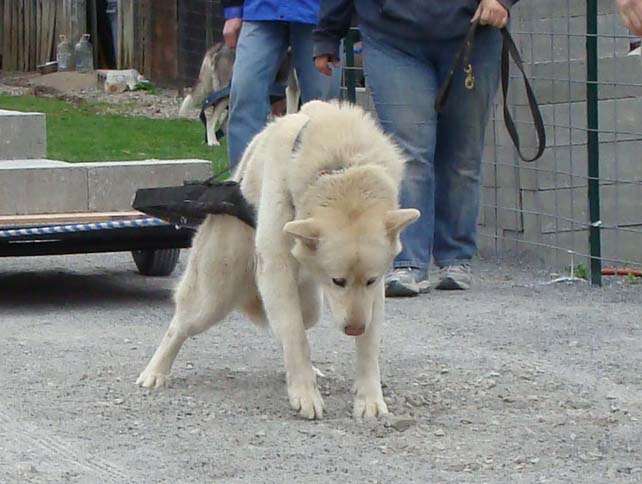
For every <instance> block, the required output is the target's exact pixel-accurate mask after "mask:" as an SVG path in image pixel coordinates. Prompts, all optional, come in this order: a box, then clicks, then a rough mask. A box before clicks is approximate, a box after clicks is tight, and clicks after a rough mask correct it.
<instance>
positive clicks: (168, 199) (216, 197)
mask: <svg viewBox="0 0 642 484" xmlns="http://www.w3.org/2000/svg"><path fill="white" fill-rule="evenodd" d="M132 207H133V208H135V209H136V210H138V211H139V212H143V213H146V214H148V215H151V216H153V217H157V218H159V219H161V220H165V221H167V222H169V223H171V224H173V225H179V226H184V227H196V226H198V225H199V224H200V223H201V222H203V220H205V217H206V216H207V215H208V214H223V215H231V216H233V217H236V218H238V219H239V220H241V221H242V222H244V223H246V224H247V225H249V226H250V227H252V228H255V227H256V217H255V213H254V208H253V207H252V205H250V204H249V203H248V202H247V200H246V199H245V197H244V196H243V194H242V193H241V187H240V186H239V184H238V183H237V182H234V181H224V182H219V181H216V180H213V179H209V180H206V181H204V182H185V184H184V185H181V186H174V187H162V188H140V189H138V190H136V196H135V198H134V203H133V204H132Z"/></svg>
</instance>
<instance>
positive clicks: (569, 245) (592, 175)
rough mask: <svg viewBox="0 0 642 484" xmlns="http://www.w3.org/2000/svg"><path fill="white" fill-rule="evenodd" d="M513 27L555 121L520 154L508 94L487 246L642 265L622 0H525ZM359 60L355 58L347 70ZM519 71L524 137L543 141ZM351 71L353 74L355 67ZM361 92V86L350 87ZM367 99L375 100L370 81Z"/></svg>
mask: <svg viewBox="0 0 642 484" xmlns="http://www.w3.org/2000/svg"><path fill="white" fill-rule="evenodd" d="M510 29H511V32H512V33H513V37H514V38H515V40H516V42H517V44H518V47H519V50H520V52H521V53H522V57H523V58H524V62H525V65H526V71H527V74H528V76H529V79H530V80H531V83H532V85H533V88H534V89H535V92H536V95H537V98H538V101H539V104H540V109H541V111H542V115H543V118H544V122H545V125H546V134H547V145H548V148H547V150H546V151H545V153H544V155H543V157H542V158H541V159H539V160H538V161H536V162H534V163H524V162H521V161H520V160H519V157H518V156H517V152H516V151H515V148H514V147H513V144H512V142H511V140H510V138H509V136H508V133H507V131H506V129H505V127H504V120H503V115H502V110H501V108H500V106H501V101H502V100H501V94H499V95H498V99H497V103H496V107H495V109H494V110H493V113H492V115H491V120H490V122H489V124H488V127H487V131H486V143H485V150H484V158H483V161H482V181H481V207H480V216H479V226H478V243H479V248H480V252H481V253H482V255H486V256H500V257H516V258H518V259H519V260H520V261H529V262H537V263H541V264H544V265H546V266H547V267H550V268H553V269H556V270H565V269H566V268H570V267H572V266H573V267H577V266H580V265H583V266H584V268H586V270H587V272H589V273H590V276H591V280H592V282H593V283H595V284H599V283H600V282H601V281H600V276H601V274H602V273H605V274H606V273H610V272H611V271H613V270H615V269H625V271H624V273H626V272H632V273H633V272H635V271H638V272H639V271H640V270H641V269H642V126H641V124H642V62H641V57H640V52H639V48H638V49H637V50H632V49H633V47H635V44H634V40H635V39H634V38H632V37H631V36H630V35H629V33H628V32H627V30H626V29H625V28H624V26H623V25H622V22H621V19H620V16H619V14H618V13H617V10H616V6H615V2H614V1H613V0H584V1H580V0H537V1H526V0H524V1H523V2H520V3H519V4H517V6H516V7H514V8H513V10H512V13H511V25H510ZM354 69H355V68H354V67H352V66H351V65H348V66H347V68H346V72H347V73H350V72H352V71H353V70H354ZM517 76H518V74H517V69H513V70H512V71H511V86H510V89H509V95H508V102H509V106H510V111H511V114H512V116H513V118H514V120H515V123H516V125H517V126H518V131H519V133H520V138H521V141H522V145H523V146H525V147H526V149H527V150H528V149H529V148H530V149H531V150H533V152H534V150H535V148H536V146H537V139H536V136H535V131H534V129H533V125H532V120H531V117H530V113H529V111H528V103H527V98H526V93H525V90H524V88H523V85H522V83H521V79H520V78H518V77H517ZM344 77H345V79H346V80H347V81H350V79H351V75H350V74H348V75H344ZM348 91H349V89H348ZM355 96H356V100H357V102H360V103H361V104H365V105H366V106H367V107H368V108H369V109H373V106H372V101H371V99H370V98H369V96H368V95H367V92H366V91H365V90H360V89H359V88H358V87H357V88H356V94H355Z"/></svg>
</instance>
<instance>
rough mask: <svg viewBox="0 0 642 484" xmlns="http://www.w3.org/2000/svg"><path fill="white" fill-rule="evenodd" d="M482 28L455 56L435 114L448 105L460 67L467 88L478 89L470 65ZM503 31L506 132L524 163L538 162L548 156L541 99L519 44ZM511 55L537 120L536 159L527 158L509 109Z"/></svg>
mask: <svg viewBox="0 0 642 484" xmlns="http://www.w3.org/2000/svg"><path fill="white" fill-rule="evenodd" d="M478 25H479V22H478V21H476V22H473V23H472V24H471V25H470V29H469V30H468V32H467V33H466V37H465V38H464V42H463V44H462V46H461V48H460V49H459V51H458V52H457V55H456V56H455V60H454V61H453V64H452V66H451V67H450V69H449V71H448V76H447V77H446V80H445V81H444V83H443V84H442V86H441V87H440V88H439V92H438V93H437V98H436V99H435V111H437V112H438V113H439V112H441V111H442V110H443V109H444V107H445V106H446V102H447V101H448V95H449V94H450V89H451V87H452V82H453V79H454V77H455V72H456V70H457V68H458V67H459V66H461V67H462V68H463V70H464V73H465V74H466V78H465V79H464V85H465V87H466V89H469V90H470V89H473V88H474V87H475V76H473V66H472V65H471V64H470V57H471V55H472V52H473V46H474V42H475V33H476V31H477V26H478ZM500 32H501V34H502V39H503V42H502V60H501V84H502V94H503V97H504V123H505V125H506V129H507V130H508V134H509V135H510V137H511V139H512V140H513V144H514V145H515V148H516V149H517V153H518V154H519V157H520V158H521V159H522V160H524V161H535V160H537V159H538V158H539V157H540V156H542V153H544V150H545V149H546V131H545V129H544V121H543V119H542V113H541V112H540V110H539V106H538V104H537V99H536V98H535V93H534V92H533V88H532V87H531V84H530V82H529V81H528V78H527V77H526V73H525V72H524V62H523V61H522V57H521V56H520V55H519V51H518V50H517V46H516V45H515V42H514V41H513V38H512V37H511V35H510V33H509V32H508V30H507V29H506V28H503V29H500ZM509 56H510V57H512V59H513V61H514V62H515V65H516V66H517V68H518V69H519V71H520V72H521V73H522V78H523V79H524V86H525V87H526V95H527V97H528V107H529V109H530V112H531V116H532V117H533V122H534V124H535V131H536V132H537V140H538V147H537V153H536V154H535V156H533V157H532V158H526V157H525V156H524V155H523V153H522V150H521V146H520V143H519V134H518V133H517V129H516V128H515V123H514V121H513V117H512V116H511V114H510V111H509V110H508V101H507V96H508V81H509V78H510V59H509Z"/></svg>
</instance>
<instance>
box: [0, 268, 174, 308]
mask: <svg viewBox="0 0 642 484" xmlns="http://www.w3.org/2000/svg"><path fill="white" fill-rule="evenodd" d="M136 279H137V280H132V277H131V274H123V275H120V274H118V275H117V274H108V273H107V274H105V273H103V274H74V273H68V272H61V271H45V272H11V273H3V272H0V308H11V309H15V308H16V307H19V306H25V307H27V306H28V307H29V308H35V307H39V306H51V305H56V306H58V305H61V304H64V305H66V306H71V307H85V306H91V305H94V304H109V305H120V304H132V303H141V304H149V303H158V302H165V301H168V302H169V301H171V293H172V291H171V289H170V287H165V286H171V284H169V285H168V284H166V283H164V284H163V282H162V281H159V280H153V279H147V278H143V277H142V276H141V277H140V278H136ZM132 282H134V283H132Z"/></svg>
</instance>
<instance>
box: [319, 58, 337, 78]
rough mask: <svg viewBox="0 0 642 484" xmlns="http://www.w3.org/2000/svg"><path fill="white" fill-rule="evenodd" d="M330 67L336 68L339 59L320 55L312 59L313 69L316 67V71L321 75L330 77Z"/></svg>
mask: <svg viewBox="0 0 642 484" xmlns="http://www.w3.org/2000/svg"><path fill="white" fill-rule="evenodd" d="M330 65H333V66H334V67H338V66H339V59H337V58H336V57H334V56H332V55H330V54H321V55H318V56H316V57H315V58H314V67H316V68H317V71H319V72H320V73H321V74H325V75H326V76H331V75H332V68H331V67H330Z"/></svg>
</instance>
